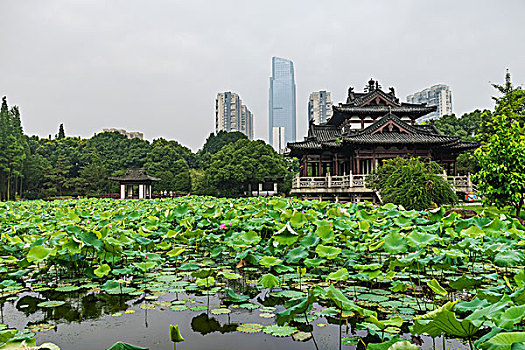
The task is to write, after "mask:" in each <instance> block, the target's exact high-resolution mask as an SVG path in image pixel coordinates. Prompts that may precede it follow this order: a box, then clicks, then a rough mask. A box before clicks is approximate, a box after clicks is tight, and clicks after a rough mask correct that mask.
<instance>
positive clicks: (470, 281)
mask: <svg viewBox="0 0 525 350" xmlns="http://www.w3.org/2000/svg"><path fill="white" fill-rule="evenodd" d="M481 283H483V278H481V277H471V276H466V275H463V276H461V277H459V278H457V279H455V280H450V281H449V283H448V284H449V286H451V287H452V288H454V289H457V290H463V289H470V288H473V287H476V286H479V285H480V284H481Z"/></svg>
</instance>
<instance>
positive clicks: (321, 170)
mask: <svg viewBox="0 0 525 350" xmlns="http://www.w3.org/2000/svg"><path fill="white" fill-rule="evenodd" d="M322 173H323V161H322V159H321V156H319V163H317V176H321V174H322Z"/></svg>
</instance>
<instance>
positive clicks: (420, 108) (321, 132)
mask: <svg viewBox="0 0 525 350" xmlns="http://www.w3.org/2000/svg"><path fill="white" fill-rule="evenodd" d="M435 110H436V107H434V106H426V104H412V103H404V102H400V101H399V98H397V97H396V96H395V91H394V88H390V89H389V92H384V91H383V90H382V89H381V87H380V85H379V83H378V82H377V81H374V80H373V79H370V81H369V82H368V85H367V86H366V87H365V91H364V92H362V93H357V92H354V89H353V88H352V87H350V88H349V89H348V97H347V99H346V103H344V104H343V103H340V104H339V105H338V106H333V116H332V118H331V119H330V120H328V121H327V122H326V123H325V124H321V125H314V124H310V126H309V130H308V136H307V137H305V139H304V141H300V142H294V143H288V148H289V152H288V155H289V156H292V157H297V158H299V160H300V163H301V171H300V173H299V174H298V175H297V177H296V178H295V179H294V181H293V185H292V193H295V194H298V195H304V196H305V197H319V198H326V197H328V198H333V197H335V199H339V198H345V199H347V200H360V199H364V198H366V199H372V200H374V199H377V195H376V194H375V193H374V192H373V191H371V190H369V189H367V188H366V186H365V182H364V179H365V175H366V174H368V173H370V172H371V171H372V169H374V168H376V167H378V166H381V165H382V164H383V163H384V162H385V161H386V160H387V159H391V158H395V157H421V158H426V159H431V160H433V161H436V162H438V163H439V164H440V165H441V166H442V167H443V168H444V169H445V172H446V175H445V174H444V176H448V177H449V180H451V181H453V184H454V185H455V186H456V187H457V189H458V191H459V190H461V191H463V190H464V191H468V190H469V188H468V186H472V185H471V183H470V181H469V179H468V176H464V177H460V176H458V174H457V167H456V159H457V156H458V155H459V154H460V153H461V152H463V151H466V150H469V149H473V148H477V147H478V146H479V145H478V144H477V143H468V142H462V141H461V140H460V138H459V137H456V136H447V135H443V134H441V133H440V132H439V131H438V130H437V129H436V127H435V126H434V125H433V124H426V125H416V124H415V120H416V119H417V118H419V117H421V116H424V115H426V114H428V113H431V112H434V111H435Z"/></svg>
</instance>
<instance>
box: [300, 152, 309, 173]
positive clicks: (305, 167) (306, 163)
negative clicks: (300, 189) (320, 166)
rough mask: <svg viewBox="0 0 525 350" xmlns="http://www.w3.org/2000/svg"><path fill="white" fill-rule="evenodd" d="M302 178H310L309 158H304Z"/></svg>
mask: <svg viewBox="0 0 525 350" xmlns="http://www.w3.org/2000/svg"><path fill="white" fill-rule="evenodd" d="M301 176H308V162H307V156H303V169H302V171H301Z"/></svg>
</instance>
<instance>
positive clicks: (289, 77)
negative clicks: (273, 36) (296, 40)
mask: <svg viewBox="0 0 525 350" xmlns="http://www.w3.org/2000/svg"><path fill="white" fill-rule="evenodd" d="M269 119H270V120H269V121H270V126H269V130H268V131H269V134H270V135H269V141H270V145H271V146H272V147H273V148H274V149H275V150H276V151H277V152H279V153H283V152H284V150H285V149H286V144H287V143H288V142H295V140H296V136H295V77H294V70H293V62H292V61H290V60H287V59H285V58H279V57H272V76H271V77H270V105H269Z"/></svg>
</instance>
